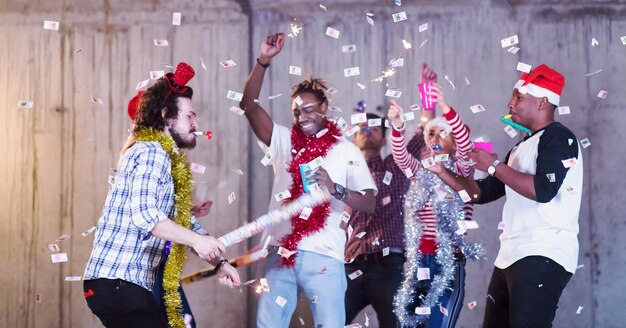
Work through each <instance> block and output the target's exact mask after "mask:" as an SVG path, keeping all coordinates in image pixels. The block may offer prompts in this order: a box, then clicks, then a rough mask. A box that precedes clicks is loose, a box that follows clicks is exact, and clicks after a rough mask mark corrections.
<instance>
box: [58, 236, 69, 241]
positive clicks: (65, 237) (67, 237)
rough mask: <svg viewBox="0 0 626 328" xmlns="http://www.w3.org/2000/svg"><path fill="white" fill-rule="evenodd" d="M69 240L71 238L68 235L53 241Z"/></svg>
mask: <svg viewBox="0 0 626 328" xmlns="http://www.w3.org/2000/svg"><path fill="white" fill-rule="evenodd" d="M70 238H71V236H70V235H60V236H59V238H57V239H56V240H55V241H66V240H68V239H70Z"/></svg>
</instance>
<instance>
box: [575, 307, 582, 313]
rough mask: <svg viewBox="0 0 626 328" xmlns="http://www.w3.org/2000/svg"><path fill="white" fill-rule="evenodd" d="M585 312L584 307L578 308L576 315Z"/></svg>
mask: <svg viewBox="0 0 626 328" xmlns="http://www.w3.org/2000/svg"><path fill="white" fill-rule="evenodd" d="M582 311H583V307H582V306H578V309H576V314H581V313H582Z"/></svg>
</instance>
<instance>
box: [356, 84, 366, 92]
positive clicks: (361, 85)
mask: <svg viewBox="0 0 626 328" xmlns="http://www.w3.org/2000/svg"><path fill="white" fill-rule="evenodd" d="M356 85H357V86H358V87H359V88H361V90H365V85H364V84H361V83H359V82H357V83H356Z"/></svg>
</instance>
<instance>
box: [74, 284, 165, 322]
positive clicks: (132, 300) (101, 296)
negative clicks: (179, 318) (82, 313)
mask: <svg viewBox="0 0 626 328" xmlns="http://www.w3.org/2000/svg"><path fill="white" fill-rule="evenodd" d="M83 290H84V291H85V299H86V301H87V305H88V306H89V309H90V310H91V312H93V313H94V314H95V315H96V316H98V318H99V319H100V321H102V324H103V325H104V326H105V327H107V328H134V327H141V328H143V327H155V328H159V327H163V328H167V327H168V325H167V321H166V319H165V314H164V313H163V312H162V311H161V310H160V309H159V307H158V305H157V303H156V302H155V301H154V297H153V296H152V293H150V291H148V290H147V289H145V288H143V287H141V286H138V285H135V284H133V283H130V282H127V281H124V280H121V279H94V280H85V281H84V282H83Z"/></svg>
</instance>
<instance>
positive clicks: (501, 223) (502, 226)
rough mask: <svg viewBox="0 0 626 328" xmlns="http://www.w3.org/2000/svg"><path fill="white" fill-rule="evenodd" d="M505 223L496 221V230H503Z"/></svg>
mask: <svg viewBox="0 0 626 328" xmlns="http://www.w3.org/2000/svg"><path fill="white" fill-rule="evenodd" d="M505 226H506V224H505V223H504V222H498V230H504V228H505Z"/></svg>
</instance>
